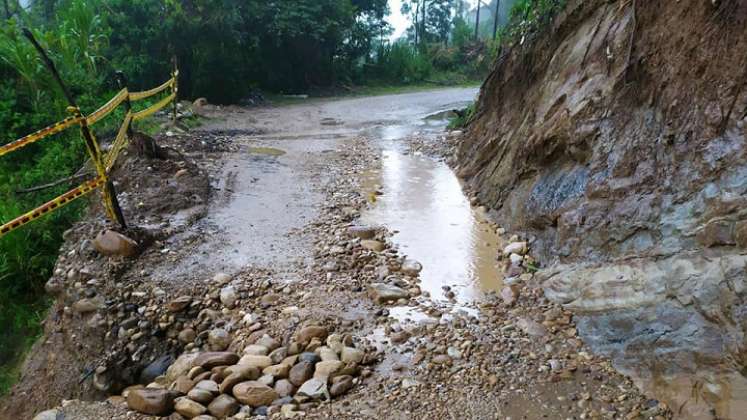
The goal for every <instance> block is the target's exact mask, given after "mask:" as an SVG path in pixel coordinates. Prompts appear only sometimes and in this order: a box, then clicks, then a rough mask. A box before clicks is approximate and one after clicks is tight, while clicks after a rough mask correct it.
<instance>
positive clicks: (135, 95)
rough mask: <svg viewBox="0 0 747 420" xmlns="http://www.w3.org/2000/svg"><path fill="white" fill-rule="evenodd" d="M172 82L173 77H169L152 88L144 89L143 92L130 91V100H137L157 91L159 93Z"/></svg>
mask: <svg viewBox="0 0 747 420" xmlns="http://www.w3.org/2000/svg"><path fill="white" fill-rule="evenodd" d="M173 84H174V78H171V79H169V80H167V81H166V82H164V83H163V84H162V85H161V86H158V87H154V88H153V89H150V90H146V91H143V92H131V93H130V100H131V101H139V100H141V99H145V98H149V97H151V96H153V95H155V94H157V93H160V92H162V91H164V90H166V89H167V88H168V87H170V86H172V85H173Z"/></svg>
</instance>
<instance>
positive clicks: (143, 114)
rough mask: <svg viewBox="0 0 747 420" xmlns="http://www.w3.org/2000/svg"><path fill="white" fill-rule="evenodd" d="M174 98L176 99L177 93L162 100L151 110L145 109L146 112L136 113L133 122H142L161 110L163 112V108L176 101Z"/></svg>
mask: <svg viewBox="0 0 747 420" xmlns="http://www.w3.org/2000/svg"><path fill="white" fill-rule="evenodd" d="M174 98H176V93H172V94H171V95H169V96H167V97H165V98H163V99H161V100H160V101H158V103H157V104H155V105H153V106H151V107H150V108H145V109H144V110H142V111H140V112H136V113H135V114H133V115H132V120H133V121H140V120H142V119H143V118H148V117H150V116H151V115H153V114H155V113H156V112H158V111H159V110H161V108H163V107H165V106H166V105H168V104H169V102H171V101H173V100H174Z"/></svg>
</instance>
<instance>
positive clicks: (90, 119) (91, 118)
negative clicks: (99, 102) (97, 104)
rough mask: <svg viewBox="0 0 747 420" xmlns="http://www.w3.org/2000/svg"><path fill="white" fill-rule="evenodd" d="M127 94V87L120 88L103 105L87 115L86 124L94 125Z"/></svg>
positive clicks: (123, 99) (122, 100)
mask: <svg viewBox="0 0 747 420" xmlns="http://www.w3.org/2000/svg"><path fill="white" fill-rule="evenodd" d="M128 94H129V93H128V92H127V89H122V90H120V91H119V93H118V94H117V95H116V96H114V97H113V98H111V99H110V100H109V102H107V103H106V104H104V106H102V107H101V108H99V109H97V110H96V111H94V112H93V114H91V115H89V116H88V118H86V121H87V122H88V125H94V124H96V122H97V121H99V120H101V119H102V118H104V117H106V116H107V115H109V114H110V113H111V112H112V111H114V109H115V108H117V107H118V106H119V104H121V103H122V102H124V101H125V99H127V96H128Z"/></svg>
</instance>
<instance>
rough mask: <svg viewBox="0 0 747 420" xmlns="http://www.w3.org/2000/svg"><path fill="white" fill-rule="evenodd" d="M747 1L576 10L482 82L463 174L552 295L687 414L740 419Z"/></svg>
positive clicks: (626, 366)
mask: <svg viewBox="0 0 747 420" xmlns="http://www.w3.org/2000/svg"><path fill="white" fill-rule="evenodd" d="M745 51H747V1H744V0H734V1H715V0H714V1H711V0H683V1H676V2H675V1H637V0H629V1H621V2H610V1H602V0H596V1H571V2H569V5H568V6H567V7H566V9H565V11H564V12H563V13H562V14H561V15H560V16H558V17H557V18H556V19H555V21H554V23H553V25H552V27H551V28H547V30H546V31H545V32H544V33H543V34H541V35H538V36H536V37H528V38H527V39H526V40H525V42H524V43H523V45H517V46H515V47H513V48H511V49H510V50H509V51H508V52H507V53H506V54H505V55H504V56H503V57H501V59H499V60H498V62H497V64H496V67H495V69H494V71H493V72H492V74H491V75H490V77H489V78H488V80H487V81H486V82H485V84H484V85H483V88H482V92H481V95H480V99H479V103H478V106H477V114H476V118H475V120H474V121H473V122H472V124H471V125H470V128H469V131H468V132H467V134H466V136H465V137H464V140H463V142H462V144H461V145H460V149H459V162H460V167H461V169H460V173H461V175H463V176H464V177H465V178H466V179H467V180H468V182H469V185H470V187H472V188H474V189H475V190H476V191H478V197H479V199H480V201H481V202H483V203H485V204H487V205H488V206H490V207H491V208H492V209H494V212H495V216H496V218H497V219H498V221H499V222H500V223H502V224H503V225H504V226H505V227H506V228H508V229H509V230H512V231H517V232H524V233H525V234H526V235H527V236H529V237H530V238H532V239H533V243H532V249H533V250H534V252H535V253H536V254H537V256H538V257H540V259H541V260H542V261H543V262H544V263H545V264H544V265H545V266H546V267H549V268H546V269H545V270H543V273H542V275H543V276H544V278H545V279H546V280H545V292H546V294H547V295H548V297H550V298H551V299H553V300H555V301H559V302H562V303H563V304H565V305H566V306H567V308H570V309H573V310H574V311H575V312H576V314H577V316H576V318H577V321H578V325H579V332H580V334H581V335H582V337H583V338H584V339H585V341H586V342H587V343H589V344H590V345H591V346H592V348H593V349H594V350H595V351H597V352H599V353H602V354H605V355H608V356H611V357H612V358H613V360H614V361H615V363H616V367H617V368H618V369H620V370H621V371H623V372H624V373H626V374H629V375H631V376H632V377H633V378H634V379H635V380H636V383H637V384H638V385H639V386H640V387H642V388H644V389H646V390H648V391H650V392H653V393H654V394H655V395H656V396H657V397H659V398H661V399H663V400H665V401H667V402H668V403H669V404H670V406H671V407H673V410H674V411H675V414H679V415H681V416H683V417H692V418H710V417H712V416H718V417H721V418H738V417H740V416H742V415H744V413H745V412H747V411H746V410H747V378H745V371H746V369H745V363H746V362H747V345H746V342H745V332H746V331H747V317H746V316H745V313H747V298H746V297H745V279H746V277H747V273H746V272H745V264H746V263H747V255H746V254H747V253H746V252H745V247H747V212H746V211H745V204H746V202H747V195H745V193H747V154H745V150H746V149H745V136H746V133H747V127H746V126H747V86H745V84H746V82H747V53H745Z"/></svg>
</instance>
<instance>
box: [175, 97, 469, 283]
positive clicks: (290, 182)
mask: <svg viewBox="0 0 747 420" xmlns="http://www.w3.org/2000/svg"><path fill="white" fill-rule="evenodd" d="M476 94H477V89H473V88H467V89H448V90H439V91H432V92H423V93H414V94H405V95H397V96H378V97H368V98H355V99H344V100H337V101H329V100H309V101H308V102H309V103H300V104H295V105H289V106H282V107H267V108H260V109H252V110H241V109H237V108H229V109H228V110H216V109H213V110H212V111H211V112H210V113H209V115H210V116H211V118H212V119H213V120H211V121H209V122H208V123H207V124H206V125H205V126H204V127H202V128H201V129H200V130H201V131H202V130H204V131H218V132H226V133H255V134H240V135H234V136H232V138H231V141H232V143H233V145H234V146H235V151H234V152H233V153H230V154H226V155H224V156H223V168H222V171H221V172H220V173H218V174H215V179H216V185H215V188H216V190H217V192H218V194H217V199H216V200H214V201H213V202H212V203H211V204H210V208H209V210H208V215H207V217H206V218H205V219H204V220H203V221H202V222H201V224H200V226H198V227H197V228H198V229H204V231H205V232H209V233H210V234H209V236H207V238H205V239H206V241H205V242H204V243H202V244H200V246H199V247H198V248H197V249H196V250H195V252H194V253H192V255H190V256H189V257H188V258H185V259H183V260H180V261H179V262H178V264H177V266H176V267H175V268H174V267H170V268H169V272H168V273H164V274H168V275H171V274H172V273H173V272H174V270H176V272H177V273H187V272H189V273H192V274H197V275H206V274H208V273H212V272H215V271H226V272H236V271H238V270H240V269H241V268H243V267H245V266H247V265H249V264H256V265H260V266H272V267H273V268H275V269H283V270H285V271H288V272H289V273H290V272H291V271H292V270H293V267H295V266H296V264H297V263H299V262H301V261H302V260H304V259H305V258H308V257H310V256H311V245H310V240H311V238H309V237H308V236H304V235H298V234H296V235H293V233H294V232H297V231H298V230H300V229H302V228H303V227H304V226H306V225H307V224H308V223H309V222H310V221H311V220H313V219H314V218H315V217H317V216H318V214H319V212H320V211H321V210H322V206H323V204H324V196H323V195H321V194H320V192H319V188H320V186H321V185H323V184H324V183H325V182H328V181H329V179H327V177H328V174H325V173H320V172H319V171H318V170H317V169H318V168H319V167H320V165H323V164H324V163H325V162H326V161H327V160H328V159H329V156H330V155H331V154H334V153H335V152H337V151H338V150H343V151H344V150H345V149H346V147H348V146H349V144H350V142H351V141H353V140H354V139H360V138H363V137H365V138H368V139H372V140H377V139H378V138H379V137H382V138H388V139H397V140H398V139H400V138H403V137H405V136H406V135H407V134H410V133H413V132H415V131H418V130H423V129H429V131H433V130H443V128H444V124H435V126H434V125H431V126H428V125H427V124H426V122H425V118H426V117H428V116H429V115H433V114H436V113H438V112H441V111H444V110H452V109H456V108H461V107H464V106H465V105H466V104H467V103H469V102H470V101H472V100H473V99H474V98H475V95H476ZM226 111H228V112H226ZM441 122H444V121H443V120H441V121H438V123H441ZM371 145H372V146H373V147H374V148H381V147H386V146H385V145H379V144H376V142H375V141H374V142H373V143H372V144H371ZM206 257H207V258H206ZM195 268H196V269H197V270H198V271H197V272H195V271H194V269H195ZM289 275H290V274H289Z"/></svg>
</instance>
